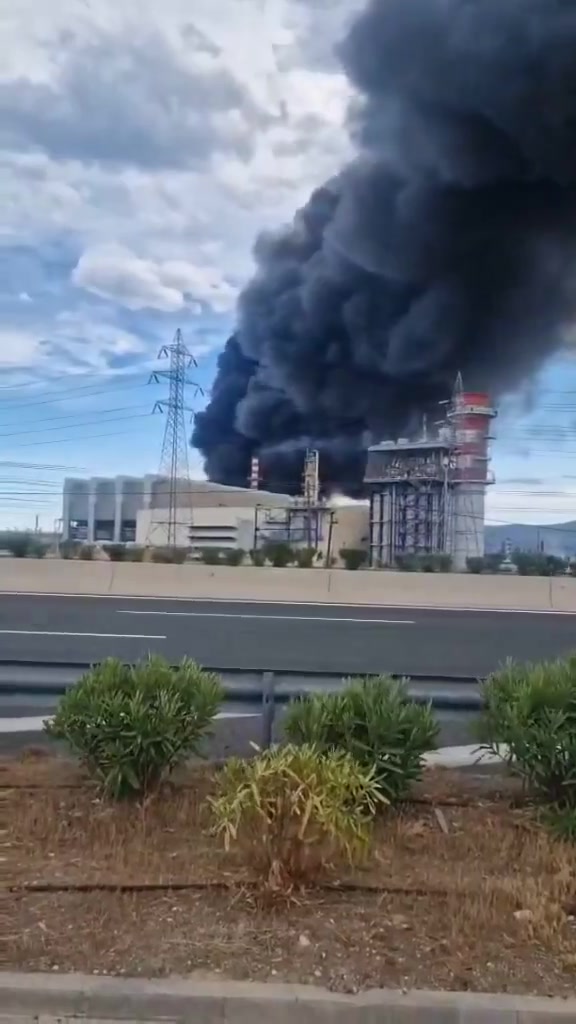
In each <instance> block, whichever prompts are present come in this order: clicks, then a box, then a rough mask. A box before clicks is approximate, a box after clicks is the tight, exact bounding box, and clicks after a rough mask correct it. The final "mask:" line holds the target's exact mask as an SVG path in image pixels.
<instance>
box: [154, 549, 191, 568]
mask: <svg viewBox="0 0 576 1024" xmlns="http://www.w3.org/2000/svg"><path fill="white" fill-rule="evenodd" d="M187 557H188V548H169V547H163V548H162V547H161V548H150V559H151V561H152V562H156V563H157V564H159V565H182V564H183V563H184V562H185V561H186V559H187Z"/></svg>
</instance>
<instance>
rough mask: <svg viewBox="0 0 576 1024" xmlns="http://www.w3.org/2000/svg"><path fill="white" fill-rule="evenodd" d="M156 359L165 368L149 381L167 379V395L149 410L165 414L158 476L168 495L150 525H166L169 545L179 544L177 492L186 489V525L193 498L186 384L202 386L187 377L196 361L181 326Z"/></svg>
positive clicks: (157, 382) (156, 372)
mask: <svg viewBox="0 0 576 1024" xmlns="http://www.w3.org/2000/svg"><path fill="white" fill-rule="evenodd" d="M158 359H168V360H169V367H168V369H167V370H155V371H154V373H152V374H151V375H150V382H154V383H156V384H159V383H161V382H162V381H168V398H162V399H160V400H159V401H157V402H156V403H155V405H154V408H153V410H152V411H153V413H159V412H160V413H165V414H166V428H165V430H164V439H163V442H162V452H161V455H160V468H159V475H160V476H161V477H163V478H164V479H165V480H166V481H167V484H168V495H167V510H166V511H167V517H166V520H165V521H164V522H162V523H159V522H157V521H155V522H154V524H153V525H154V527H156V526H160V525H162V526H165V527H166V540H167V544H168V547H176V546H177V545H178V526H180V525H182V524H180V523H179V522H178V518H177V517H178V503H179V492H180V493H181V492H182V490H184V491H186V492H187V495H186V506H187V507H188V504H190V509H191V512H190V522H189V523H187V524H186V525H187V526H189V527H191V526H192V497H191V486H190V467H189V463H188V439H187V435H186V422H185V413H186V412H189V413H192V412H193V410H192V409H191V408H190V407H189V406H187V405H186V402H185V394H186V387H187V386H189V387H193V388H194V393H195V395H197V394H199V393H202V388H201V387H200V385H199V384H197V383H196V382H195V381H192V380H190V379H189V377H188V371H189V370H190V368H191V367H192V366H194V367H196V366H197V365H198V364H197V362H196V360H195V358H194V356H193V355H192V353H191V352H190V351H189V350H188V348H187V347H186V345H185V344H184V339H183V337H182V331H181V330H180V329H178V330H177V331H176V334H175V336H174V341H173V342H172V344H171V345H162V348H161V349H160V351H159V353H158ZM186 485H188V486H186ZM151 529H152V521H151Z"/></svg>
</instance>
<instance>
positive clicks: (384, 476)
mask: <svg viewBox="0 0 576 1024" xmlns="http://www.w3.org/2000/svg"><path fill="white" fill-rule="evenodd" d="M451 464H452V452H451V446H450V443H449V441H448V440H441V439H439V440H434V441H428V440H422V441H412V442H410V441H408V440H399V441H398V442H392V441H385V442H383V443H382V444H380V445H375V446H374V447H372V448H370V450H369V452H368V460H367V466H366V475H365V485H366V488H367V490H368V492H369V496H370V564H371V565H372V566H375V567H381V566H387V565H388V566H389V565H394V564H395V562H396V561H397V559H398V558H399V557H401V556H403V555H407V554H416V555H420V554H433V555H434V554H444V553H446V551H447V550H448V547H449V538H450V535H451V511H452V503H451V490H450V487H449V479H450V468H451Z"/></svg>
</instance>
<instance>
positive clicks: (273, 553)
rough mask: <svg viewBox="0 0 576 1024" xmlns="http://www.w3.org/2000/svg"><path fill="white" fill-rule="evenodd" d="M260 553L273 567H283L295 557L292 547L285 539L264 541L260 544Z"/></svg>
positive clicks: (289, 563) (291, 562) (290, 563)
mask: <svg viewBox="0 0 576 1024" xmlns="http://www.w3.org/2000/svg"><path fill="white" fill-rule="evenodd" d="M262 553H263V555H264V559H265V561H267V562H270V565H272V566H274V568H275V569H285V568H286V566H287V565H292V564H293V562H294V558H295V552H294V549H293V548H292V547H291V546H290V544H286V543H285V541H266V543H265V544H263V545H262Z"/></svg>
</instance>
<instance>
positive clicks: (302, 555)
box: [296, 548, 316, 569]
mask: <svg viewBox="0 0 576 1024" xmlns="http://www.w3.org/2000/svg"><path fill="white" fill-rule="evenodd" d="M315 561H316V548H298V550H297V551H296V565H297V566H298V568H299V569H313V568H314V562H315Z"/></svg>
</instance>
